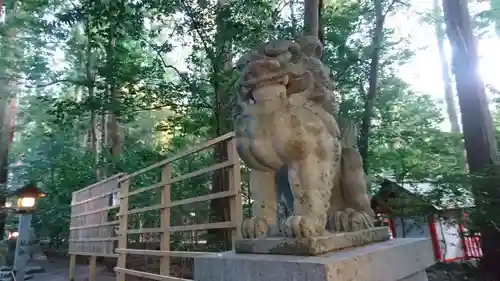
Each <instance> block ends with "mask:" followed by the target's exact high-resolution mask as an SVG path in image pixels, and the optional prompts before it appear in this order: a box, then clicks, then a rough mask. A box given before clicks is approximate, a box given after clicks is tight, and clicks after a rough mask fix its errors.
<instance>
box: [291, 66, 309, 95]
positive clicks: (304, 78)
mask: <svg viewBox="0 0 500 281" xmlns="http://www.w3.org/2000/svg"><path fill="white" fill-rule="evenodd" d="M288 76H289V78H290V79H289V81H288V86H287V91H286V94H287V95H288V96H290V95H294V94H298V93H303V92H305V91H312V89H313V87H314V78H313V76H312V74H311V73H310V72H309V71H306V72H304V73H302V74H295V73H289V74H288Z"/></svg>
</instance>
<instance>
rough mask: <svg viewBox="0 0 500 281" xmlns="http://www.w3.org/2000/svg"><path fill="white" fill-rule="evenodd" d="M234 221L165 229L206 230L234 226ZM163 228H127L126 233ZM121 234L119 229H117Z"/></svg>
mask: <svg viewBox="0 0 500 281" xmlns="http://www.w3.org/2000/svg"><path fill="white" fill-rule="evenodd" d="M235 227H236V223H233V222H231V221H226V222H214V223H204V224H193V225H180V226H170V227H167V230H168V231H170V232H180V231H193V230H208V229H221V228H235ZM164 231H165V229H163V228H160V227H158V228H138V229H127V234H142V233H160V232H164ZM119 233H120V234H122V232H121V231H119Z"/></svg>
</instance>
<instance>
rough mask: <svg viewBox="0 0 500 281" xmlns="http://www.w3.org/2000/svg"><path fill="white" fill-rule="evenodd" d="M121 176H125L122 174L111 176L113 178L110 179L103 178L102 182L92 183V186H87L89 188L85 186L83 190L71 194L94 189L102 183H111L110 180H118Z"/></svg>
mask: <svg viewBox="0 0 500 281" xmlns="http://www.w3.org/2000/svg"><path fill="white" fill-rule="evenodd" d="M123 175H125V174H124V173H118V174H115V175H113V176H111V177H109V178H105V179H103V180H102V181H99V182H96V183H93V184H91V185H89V186H87V187H84V188H82V189H79V190H77V191H74V192H73V194H78V193H80V192H82V191H87V190H89V189H91V188H92V187H96V186H98V185H101V184H103V183H106V182H108V181H112V180H114V179H118V178H119V177H121V176H123Z"/></svg>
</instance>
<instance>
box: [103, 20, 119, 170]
mask: <svg viewBox="0 0 500 281" xmlns="http://www.w3.org/2000/svg"><path fill="white" fill-rule="evenodd" d="M106 52H107V53H106V56H107V71H108V73H107V77H106V80H107V84H108V87H109V92H108V95H109V107H110V110H109V113H108V116H107V117H108V126H107V132H108V136H109V149H110V155H111V163H112V165H111V167H110V169H107V170H108V173H116V172H118V171H119V170H120V167H119V164H120V154H121V141H120V123H119V120H118V118H119V115H120V97H119V96H120V90H119V88H118V86H117V81H116V69H115V68H116V27H115V25H114V23H111V26H110V29H109V34H108V48H107V51H106ZM103 130H104V128H103Z"/></svg>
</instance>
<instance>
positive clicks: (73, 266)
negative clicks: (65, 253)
mask: <svg viewBox="0 0 500 281" xmlns="http://www.w3.org/2000/svg"><path fill="white" fill-rule="evenodd" d="M75 278H76V255H70V258H69V280H70V281H75Z"/></svg>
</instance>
